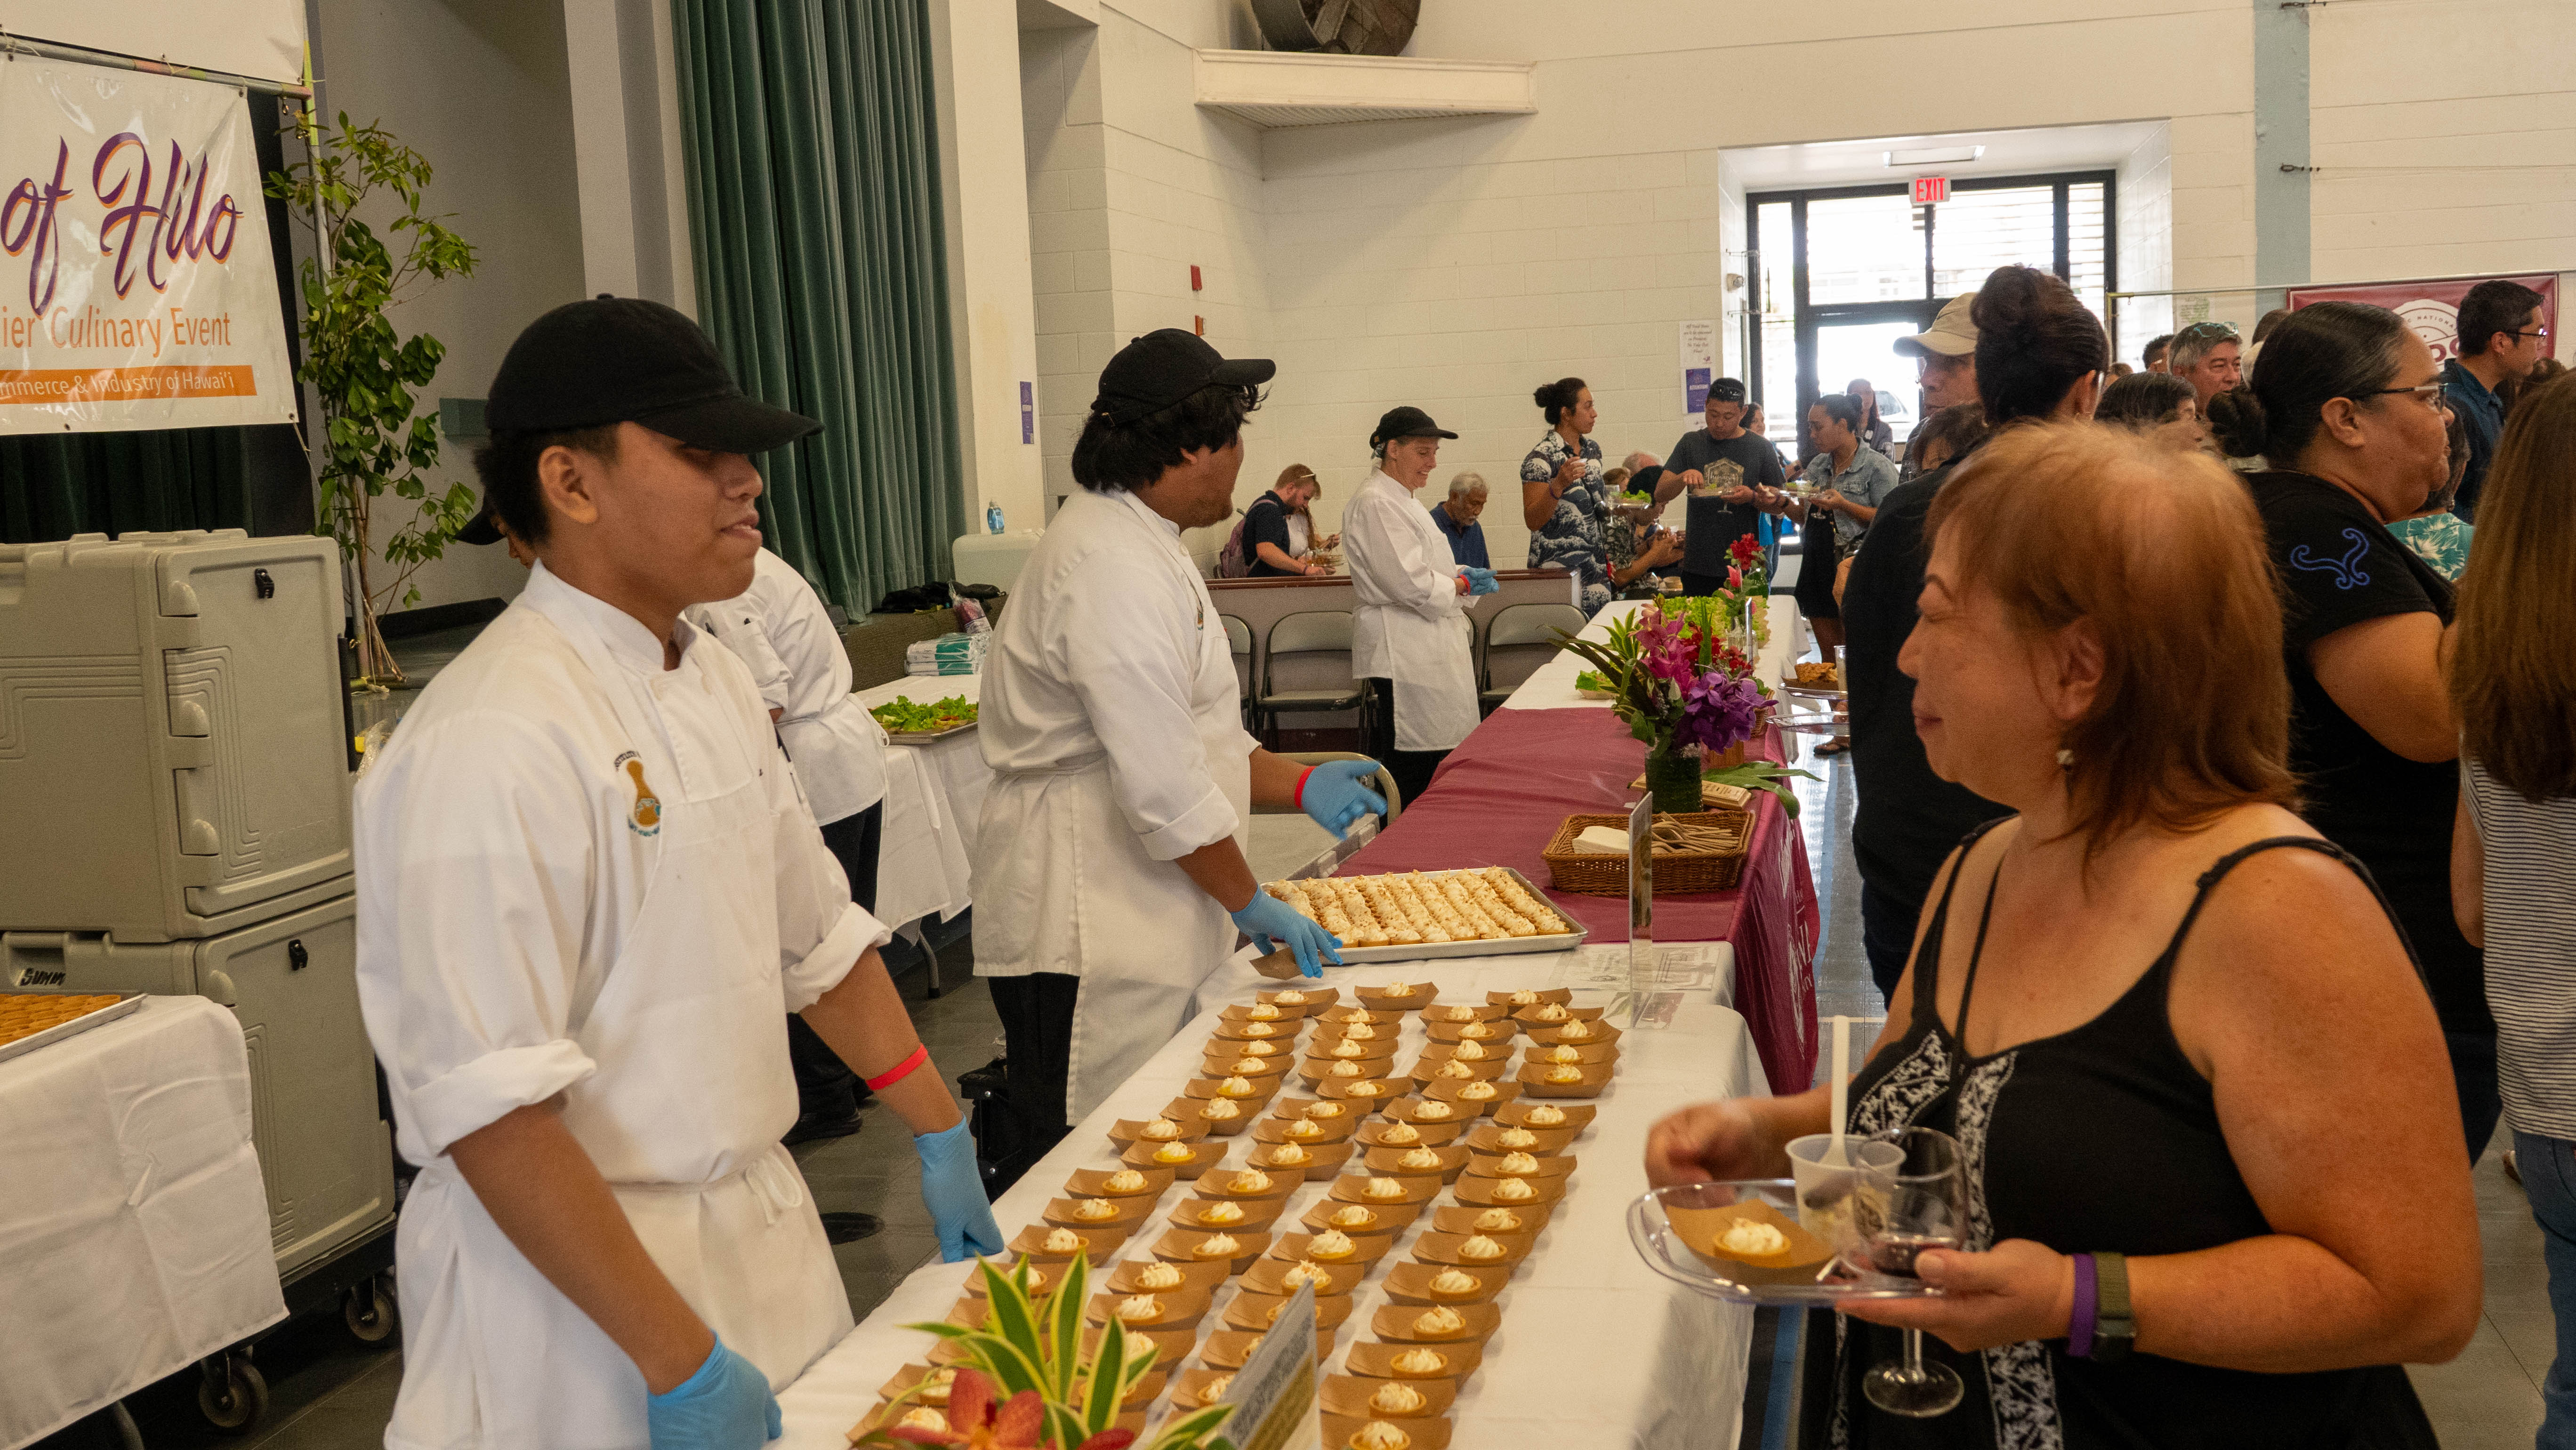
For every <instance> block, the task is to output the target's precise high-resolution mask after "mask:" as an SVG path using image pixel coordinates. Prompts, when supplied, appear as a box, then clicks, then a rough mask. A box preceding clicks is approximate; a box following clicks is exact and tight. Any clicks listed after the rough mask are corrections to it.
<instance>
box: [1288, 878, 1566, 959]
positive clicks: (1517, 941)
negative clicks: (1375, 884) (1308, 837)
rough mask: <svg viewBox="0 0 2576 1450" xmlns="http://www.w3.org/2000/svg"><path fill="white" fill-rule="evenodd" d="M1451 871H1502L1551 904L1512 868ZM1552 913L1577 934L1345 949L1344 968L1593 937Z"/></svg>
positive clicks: (1562, 944)
mask: <svg viewBox="0 0 2576 1450" xmlns="http://www.w3.org/2000/svg"><path fill="white" fill-rule="evenodd" d="M1344 859H1348V858H1347V857H1345V858H1344ZM1339 864H1340V862H1332V863H1330V864H1327V863H1326V862H1323V861H1318V862H1316V863H1314V864H1313V865H1311V866H1309V867H1307V868H1306V869H1305V870H1302V871H1299V872H1297V873H1295V874H1294V875H1293V876H1291V877H1290V878H1289V879H1291V880H1297V881H1304V880H1311V879H1313V878H1316V877H1321V876H1330V875H1332V874H1333V871H1334V869H1335V867H1337V866H1338V865H1339ZM1318 868H1320V869H1318ZM1449 869H1451V870H1459V871H1468V870H1475V871H1482V870H1490V869H1499V870H1500V871H1502V872H1503V873H1504V874H1506V875H1508V876H1510V877H1511V878H1512V879H1513V880H1514V881H1517V882H1519V883H1520V887H1521V889H1522V890H1523V891H1526V892H1528V893H1529V894H1530V895H1531V896H1533V897H1536V898H1537V899H1539V900H1540V901H1547V893H1546V892H1544V891H1541V890H1540V889H1539V888H1538V887H1537V886H1535V885H1533V884H1532V883H1531V881H1530V879H1529V878H1528V877H1526V876H1523V875H1522V874H1521V873H1520V872H1518V871H1516V870H1513V869H1512V868H1511V867H1509V866H1503V867H1499V868H1491V867H1482V866H1474V867H1468V866H1458V867H1451V868H1449ZM1379 874H1382V875H1389V876H1402V875H1408V874H1410V873H1408V872H1401V871H1390V872H1382V873H1379ZM1425 874H1429V873H1425ZM1548 909H1549V910H1551V911H1553V912H1555V913H1556V914H1557V916H1558V917H1559V918H1560V919H1562V920H1564V921H1565V922H1567V923H1569V924H1571V925H1572V926H1573V928H1574V930H1573V931H1571V932H1560V933H1557V934H1555V935H1552V936H1513V937H1502V938H1499V939H1496V940H1491V941H1444V942H1419V943H1416V944H1415V945H1412V946H1388V947H1344V948H1342V965H1344V966H1346V967H1357V966H1366V965H1368V964H1369V963H1372V962H1419V961H1428V960H1436V959H1438V958H1442V957H1508V956H1518V955H1520V954H1521V953H1524V952H1564V951H1572V950H1573V949H1575V948H1576V947H1579V946H1581V945H1583V942H1584V939H1585V938H1586V937H1589V936H1590V935H1592V933H1591V931H1590V930H1589V929H1588V928H1586V927H1585V926H1584V925H1583V923H1581V922H1579V921H1576V920H1575V919H1574V918H1573V917H1572V916H1571V915H1569V914H1568V913H1567V912H1566V910H1565V908H1563V907H1561V906H1558V905H1557V904H1556V903H1555V902H1552V901H1549V902H1548Z"/></svg>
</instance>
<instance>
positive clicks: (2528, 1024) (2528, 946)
mask: <svg viewBox="0 0 2576 1450" xmlns="http://www.w3.org/2000/svg"><path fill="white" fill-rule="evenodd" d="M2460 795H2461V797H2462V799H2464V800H2466V801H2467V802H2468V804H2469V819H2470V820H2471V821H2473V822H2474V823H2475V824H2476V826H2477V829H2478V841H2479V844H2480V845H2481V846H2482V847H2483V849H2484V853H2485V856H2486V887H2485V894H2484V906H2485V911H2486V939H2487V946H2486V976H2487V981H2486V988H2487V1004H2488V1005H2489V1006H2490V1007H2492V1008H2494V1009H2495V1019H2496V1086H2497V1087H2498V1089H2500V1090H2501V1091H2502V1093H2503V1095H2504V1116H2505V1121H2506V1122H2509V1123H2511V1124H2513V1126H2514V1127H2515V1128H2517V1129H2519V1130H2520V1131H2522V1132H2525V1133H2535V1134H2538V1135H2539V1136H2541V1137H2544V1138H2576V885H2571V884H2570V883H2576V798H2571V797H2567V796H2558V797H2553V798H2551V799H2549V800H2544V801H2540V802H2538V803H2536V804H2535V803H2534V802H2531V801H2528V800H2525V799H2523V797H2522V795H2521V793H2520V792H2518V791H2514V790H2511V789H2509V788H2507V787H2506V786H2505V785H2503V784H2502V783H2501V782H2499V781H2498V780H2496V778H2495V777H2493V776H2491V775H2489V774H2487V772H2486V767H2485V766H2483V765H2480V764H2479V763H2478V762H2477V761H2476V760H2475V759H2473V758H2471V757H2469V756H2467V755H2462V756H2461V757H2460Z"/></svg>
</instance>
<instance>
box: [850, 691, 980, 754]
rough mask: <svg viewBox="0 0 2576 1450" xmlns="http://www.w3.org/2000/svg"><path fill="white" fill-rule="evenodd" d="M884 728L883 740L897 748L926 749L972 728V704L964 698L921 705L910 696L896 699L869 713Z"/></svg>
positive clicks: (974, 712) (973, 724)
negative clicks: (912, 746)
mask: <svg viewBox="0 0 2576 1450" xmlns="http://www.w3.org/2000/svg"><path fill="white" fill-rule="evenodd" d="M868 713H869V714H870V715H872V716H874V717H875V718H876V722H877V723H878V724H879V725H882V726H884V727H885V732H886V738H887V739H889V740H892V741H893V742H894V743H895V744H897V745H927V744H929V743H930V742H931V741H933V740H944V739H946V738H948V737H949V736H951V735H955V734H957V733H958V732H959V731H962V730H972V729H974V728H975V719H976V707H975V702H974V701H972V700H969V699H967V698H966V697H965V696H963V695H951V696H949V697H948V698H946V699H944V700H937V701H933V702H932V703H930V704H927V705H923V704H917V703H915V702H914V700H913V699H912V697H911V696H909V695H897V696H895V697H894V699H892V700H890V701H888V702H887V703H885V704H882V705H879V706H877V707H876V708H875V709H873V710H870V711H869V712H868Z"/></svg>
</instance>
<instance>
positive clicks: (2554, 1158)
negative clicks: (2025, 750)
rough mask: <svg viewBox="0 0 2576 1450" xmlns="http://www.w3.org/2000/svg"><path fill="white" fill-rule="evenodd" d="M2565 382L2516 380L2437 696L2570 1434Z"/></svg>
mask: <svg viewBox="0 0 2576 1450" xmlns="http://www.w3.org/2000/svg"><path fill="white" fill-rule="evenodd" d="M2571 519H2576V382H2568V381H2565V380H2564V379H2561V380H2559V381H2556V382H2552V383H2548V384H2545V385H2543V386H2541V387H2538V388H2534V389H2532V390H2531V391H2529V392H2527V393H2525V394H2523V396H2522V398H2521V400H2520V401H2519V402H2517V403H2516V404H2515V405H2514V411H2513V413H2512V415H2511V416H2510V417H2508V418H2507V419H2506V420H2505V425H2504V437H2503V438H2502V439H2501V440H2499V441H2498V442H2497V444H2496V453H2495V462H2494V464H2493V465H2492V466H2491V467H2490V468H2488V470H2487V481H2486V490H2485V492H2484V493H2483V494H2481V495H2480V496H2479V501H2478V532H2477V539H2476V542H2475V543H2473V544H2472V545H2471V546H2470V549H2469V555H2470V559H2471V561H2472V562H2473V563H2474V564H2476V566H2477V567H2476V568H2474V569H2471V570H2470V571H2469V572H2468V574H2467V576H2466V577H2465V578H2464V579H2463V580H2462V581H2461V584H2460V623H2459V635H2458V643H2457V647H2456V648H2454V649H2453V650H2452V652H2451V669H2450V686H2451V707H2452V710H2453V711H2454V713H2456V714H2457V715H2458V716H2459V720H2460V775H2461V780H2460V812H2459V819H2458V821H2457V822H2456V823H2455V824H2454V826H2453V827H2452V836H2453V839H2452V846H2451V895H2452V909H2453V910H2454V911H2455V912H2457V913H2458V917H2459V924H2460V931H2461V933H2462V934H2463V935H2465V936H2466V937H2467V938H2468V939H2469V940H2470V941H2472V942H2475V943H2477V944H2478V945H2479V946H2481V947H2483V948H2485V949H2486V963H2487V1002H2488V1004H2489V1005H2490V1006H2491V1007H2493V1008H2494V1010H2495V1018H2496V1028H2497V1033H2496V1078H2497V1082H2498V1085H2499V1087H2500V1088H2501V1089H2502V1095H2503V1098H2504V1115H2505V1121H2506V1122H2507V1123H2508V1124H2509V1125H2510V1126H2511V1127H2512V1129H2513V1143H2514V1161H2515V1163H2516V1164H2517V1165H2518V1166H2519V1168H2520V1171H2521V1177H2522V1191H2523V1193H2524V1194H2525V1195H2526V1196H2527V1197H2528V1198H2529V1199H2530V1202H2531V1216H2532V1217H2533V1218H2535V1219H2537V1220H2539V1222H2540V1227H2541V1228H2542V1230H2543V1231H2544V1233H2545V1237H2544V1238H2543V1239H2542V1241H2541V1254H2542V1258H2543V1261H2544V1262H2546V1263H2547V1264H2548V1266H2549V1304H2550V1308H2551V1310H2552V1311H2553V1312H2554V1314H2555V1316H2556V1318H2557V1321H2558V1357H2557V1362H2556V1363H2554V1364H2552V1365H2551V1366H2550V1368H2549V1374H2548V1376H2547V1377H2546V1378H2545V1379H2544V1380H2542V1382H2541V1387H2540V1393H2541V1398H2542V1400H2543V1401H2544V1402H2545V1403H2546V1405H2547V1415H2546V1418H2545V1419H2544V1420H2543V1421H2542V1422H2541V1428H2540V1443H2541V1444H2543V1445H2550V1446H2557V1445H2567V1444H2571V1443H2576V531H2571V530H2570V527H2569V521H2570V520H2571Z"/></svg>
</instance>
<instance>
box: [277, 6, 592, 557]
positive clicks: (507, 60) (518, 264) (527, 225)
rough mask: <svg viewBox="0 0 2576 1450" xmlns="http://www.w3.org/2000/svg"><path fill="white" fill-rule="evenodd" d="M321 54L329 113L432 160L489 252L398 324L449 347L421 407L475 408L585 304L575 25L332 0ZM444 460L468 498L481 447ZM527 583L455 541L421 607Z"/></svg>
mask: <svg viewBox="0 0 2576 1450" xmlns="http://www.w3.org/2000/svg"><path fill="white" fill-rule="evenodd" d="M314 47H315V51H316V54H317V57H318V61H317V63H318V65H319V66H320V69H321V72H322V75H323V77H324V79H325V83H326V89H325V93H324V100H325V103H326V104H327V105H328V106H329V107H331V108H332V109H333V110H334V111H342V110H345V111H347V112H348V113H349V117H350V119H351V120H353V121H361V122H364V121H381V122H382V123H383V124H384V125H385V126H386V128H387V129H389V130H391V131H392V132H393V133H394V134H395V135H396V136H399V137H400V138H402V140H403V141H404V142H406V143H407V144H409V145H410V146H412V147H413V148H415V149H416V150H418V151H419V152H421V154H422V155H424V156H426V157H428V158H429V161H430V164H431V166H432V167H433V168H434V169H435V174H434V176H433V179H432V181H431V185H430V190H429V196H428V200H429V209H430V210H432V211H437V212H452V213H454V215H453V216H452V217H450V218H449V220H448V223H447V224H448V225H449V226H451V227H453V228H454V229H455V230H456V232H457V234H458V235H460V236H462V237H464V238H465V239H466V240H467V241H469V242H471V243H473V244H474V246H475V248H476V249H477V251H478V252H479V253H480V259H481V260H480V265H479V266H478V268H477V270H476V275H475V276H473V277H472V278H470V279H467V280H463V281H450V282H446V283H442V284H439V285H437V286H435V287H432V288H430V289H429V290H427V291H425V292H423V293H422V294H421V295H420V296H419V297H418V299H417V300H414V301H411V302H406V303H404V304H403V305H402V307H401V308H400V309H399V310H398V311H397V313H396V314H395V319H396V325H397V327H399V328H400V329H401V330H402V331H403V332H404V333H406V334H409V333H411V332H428V333H431V334H433V335H435V336H436V337H438V338H439V340H440V341H442V342H444V343H445V344H446V345H447V358H446V361H445V362H444V363H443V364H441V366H440V368H439V372H438V379H437V381H436V382H435V383H433V384H432V385H431V387H430V388H429V390H428V393H427V396H426V398H425V399H424V403H425V405H426V406H429V407H431V408H435V406H436V399H438V398H440V397H464V398H480V397H482V396H484V394H485V392H486V391H487V390H488V389H489V387H490V386H491V382H492V375H493V373H494V372H496V371H498V370H499V368H500V366H501V356H502V354H503V353H505V352H507V351H508V350H509V346H510V343H511V340H512V339H514V338H516V337H517V336H518V335H519V329H521V328H522V327H525V326H526V325H527V324H528V322H529V321H530V320H532V319H533V318H535V317H536V316H537V314H539V313H541V312H543V311H545V310H546V309H548V308H550V307H554V306H557V305H559V304H561V303H565V302H570V301H574V300H576V299H578V298H580V297H581V296H583V295H584V291H583V288H584V285H585V283H584V276H583V254H582V221H581V211H580V200H579V197H578V195H577V188H576V170H577V168H576V165H575V160H574V145H573V128H574V122H573V107H572V90H571V80H570V65H569V58H568V55H567V53H566V48H565V42H564V12H563V10H562V9H561V8H560V7H557V6H551V5H527V4H520V3H514V0H323V3H322V4H321V6H320V22H319V24H318V26H317V27H316V31H315V36H314ZM441 451H442V455H443V458H442V462H441V464H440V467H439V469H438V478H439V480H440V484H439V486H441V487H444V486H445V483H446V482H447V481H448V480H462V481H463V482H465V483H467V484H469V485H473V484H474V468H473V458H472V451H471V449H470V448H469V447H468V446H466V445H462V444H458V443H454V442H448V443H446V444H445V446H444V447H443V448H442V450H441ZM476 486H477V487H479V485H476ZM386 502H388V503H399V500H395V499H392V498H391V497H390V496H388V498H387V500H386ZM525 578H526V576H525V574H524V573H522V571H521V570H520V569H519V567H518V566H517V565H516V564H513V563H511V562H510V559H509V556H508V555H507V554H506V553H505V552H503V550H502V549H501V548H500V547H499V546H497V545H495V546H493V547H489V548H481V549H478V548H473V547H470V546H467V545H462V544H458V545H453V546H451V547H450V548H449V550H448V553H447V557H446V558H444V559H441V560H439V561H437V562H435V563H432V564H429V565H427V566H426V567H424V568H422V569H421V571H420V572H419V573H418V574H416V575H414V576H413V582H414V583H415V584H417V585H418V586H419V588H420V591H421V599H420V603H421V604H422V605H424V606H425V605H434V604H450V603H457V602H460V601H465V600H474V599H487V598H494V597H498V598H503V599H509V598H515V597H517V595H518V592H519V588H520V585H521V584H522V583H523V582H524V580H525Z"/></svg>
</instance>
